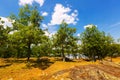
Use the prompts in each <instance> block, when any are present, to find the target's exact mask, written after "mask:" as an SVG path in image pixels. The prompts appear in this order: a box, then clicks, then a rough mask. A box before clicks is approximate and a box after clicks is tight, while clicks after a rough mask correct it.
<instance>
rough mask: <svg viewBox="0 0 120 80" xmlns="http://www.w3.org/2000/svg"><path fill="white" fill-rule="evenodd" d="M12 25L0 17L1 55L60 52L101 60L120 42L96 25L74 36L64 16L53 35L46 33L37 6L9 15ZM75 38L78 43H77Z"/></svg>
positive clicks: (117, 51) (117, 52)
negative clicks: (7, 24)
mask: <svg viewBox="0 0 120 80" xmlns="http://www.w3.org/2000/svg"><path fill="white" fill-rule="evenodd" d="M9 18H10V20H11V21H12V26H13V27H9V26H7V27H4V21H2V20H1V19H0V57H2V58H9V57H16V58H23V57H24V58H27V60H28V61H29V59H30V57H37V58H40V57H42V56H59V57H62V59H63V61H65V59H66V55H70V54H73V56H76V55H77V54H83V55H85V56H87V57H88V58H89V59H90V60H93V61H96V59H99V60H102V59H104V58H105V57H107V56H110V57H111V58H112V57H113V56H120V44H119V43H118V42H115V41H114V39H113V37H112V36H111V35H110V34H106V33H105V32H104V31H100V30H99V29H98V28H97V27H96V26H95V25H93V24H91V26H92V27H87V28H86V29H85V30H84V32H82V33H81V35H80V36H75V33H76V29H75V28H72V27H70V26H69V25H68V24H67V23H66V22H65V21H64V20H63V22H62V23H61V24H60V26H59V29H58V31H57V32H56V34H55V35H52V37H49V36H46V35H45V32H44V30H42V28H41V23H42V21H43V20H44V17H43V16H41V15H40V13H39V11H38V9H37V7H31V6H29V5H25V6H24V7H21V8H20V11H19V14H18V15H13V14H12V15H10V16H9ZM78 41H79V42H80V44H78Z"/></svg>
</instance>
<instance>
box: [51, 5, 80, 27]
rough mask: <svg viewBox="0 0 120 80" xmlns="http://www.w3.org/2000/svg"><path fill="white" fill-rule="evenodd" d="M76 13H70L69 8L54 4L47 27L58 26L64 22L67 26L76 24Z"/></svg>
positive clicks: (75, 11)
mask: <svg viewBox="0 0 120 80" xmlns="http://www.w3.org/2000/svg"><path fill="white" fill-rule="evenodd" d="M77 16H78V11H77V10H74V12H71V9H70V7H64V6H63V5H62V4H56V6H55V8H54V12H53V14H52V20H51V21H50V23H49V25H59V24H61V22H62V21H63V20H64V21H65V22H66V23H68V24H76V23H77V21H78V18H77Z"/></svg>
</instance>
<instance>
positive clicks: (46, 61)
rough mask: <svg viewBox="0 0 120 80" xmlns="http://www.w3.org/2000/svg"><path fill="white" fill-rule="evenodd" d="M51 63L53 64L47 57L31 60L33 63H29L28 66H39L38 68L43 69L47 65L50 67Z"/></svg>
mask: <svg viewBox="0 0 120 80" xmlns="http://www.w3.org/2000/svg"><path fill="white" fill-rule="evenodd" d="M52 64H54V62H52V61H50V59H48V58H41V59H37V61H35V62H33V64H32V65H30V67H34V68H39V69H42V70H45V69H47V68H48V67H50V66H51V65H52Z"/></svg>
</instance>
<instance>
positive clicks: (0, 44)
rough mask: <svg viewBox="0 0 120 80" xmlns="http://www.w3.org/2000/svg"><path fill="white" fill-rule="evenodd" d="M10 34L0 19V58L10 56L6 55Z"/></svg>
mask: <svg viewBox="0 0 120 80" xmlns="http://www.w3.org/2000/svg"><path fill="white" fill-rule="evenodd" d="M9 32H10V28H9V27H8V26H6V27H5V26H4V21H2V20H1V18H0V53H1V54H0V56H1V57H10V54H9V53H7V49H8V45H7V42H8V33H9Z"/></svg>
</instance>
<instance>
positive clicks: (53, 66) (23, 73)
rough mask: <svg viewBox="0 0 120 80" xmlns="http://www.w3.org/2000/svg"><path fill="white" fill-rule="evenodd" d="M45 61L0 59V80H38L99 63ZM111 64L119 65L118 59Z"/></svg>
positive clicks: (52, 59) (50, 59)
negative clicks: (56, 73) (70, 69)
mask: <svg viewBox="0 0 120 80" xmlns="http://www.w3.org/2000/svg"><path fill="white" fill-rule="evenodd" d="M46 59H47V58H43V59H42V60H40V61H38V62H36V59H35V58H32V59H31V61H30V63H29V64H28V63H27V61H26V59H25V58H23V59H22V58H21V59H13V58H9V59H3V58H0V80H40V79H41V76H44V77H45V76H47V75H48V74H53V73H55V72H57V71H60V70H64V69H69V68H72V67H75V66H81V65H89V64H99V61H97V62H95V63H94V62H90V61H89V62H87V61H84V60H76V61H73V62H62V61H59V60H58V61H57V60H56V59H55V58H49V59H47V60H46ZM113 62H115V63H118V64H119V63H120V57H119V58H113ZM65 75H67V74H65ZM62 76H64V75H62ZM41 80H42V79H41Z"/></svg>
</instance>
